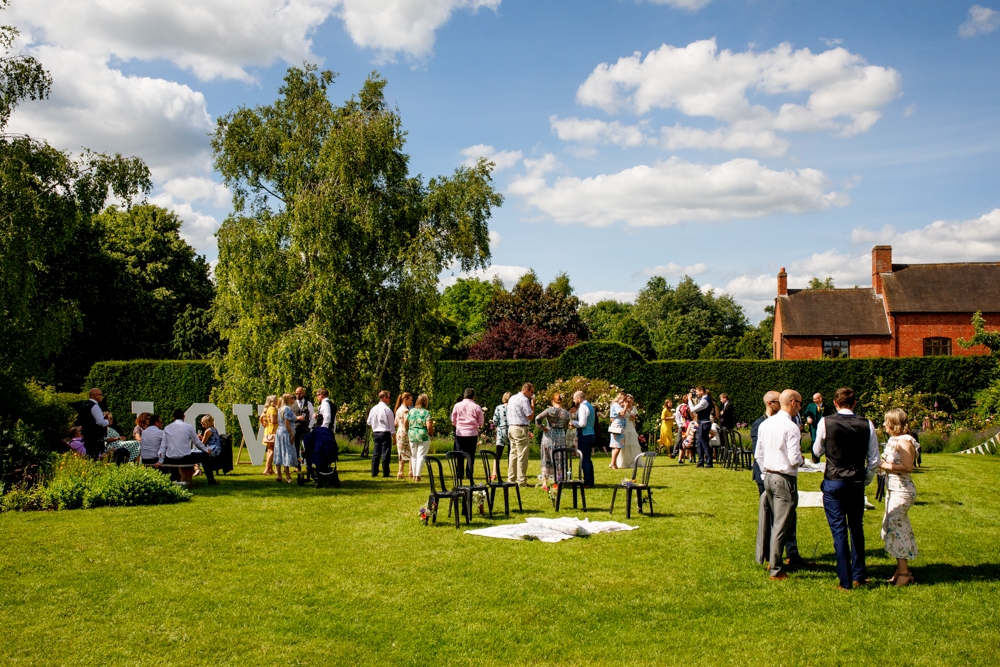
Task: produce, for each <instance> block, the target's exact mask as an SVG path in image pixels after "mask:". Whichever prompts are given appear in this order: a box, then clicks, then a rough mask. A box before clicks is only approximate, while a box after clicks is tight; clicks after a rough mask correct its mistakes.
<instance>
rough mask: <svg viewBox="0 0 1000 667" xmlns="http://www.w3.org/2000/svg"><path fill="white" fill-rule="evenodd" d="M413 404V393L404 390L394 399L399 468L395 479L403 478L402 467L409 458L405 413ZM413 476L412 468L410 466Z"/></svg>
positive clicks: (411, 475)
mask: <svg viewBox="0 0 1000 667" xmlns="http://www.w3.org/2000/svg"><path fill="white" fill-rule="evenodd" d="M412 406H413V394H411V393H410V392H408V391H404V392H403V393H402V394H400V395H399V398H397V399H396V451H397V452H398V453H399V470H398V471H397V473H396V479H403V468H404V467H405V464H406V463H408V462H409V460H410V436H409V435H408V429H407V428H406V413H407V412H409V411H410V408H411V407H412ZM410 477H413V468H412V467H411V468H410Z"/></svg>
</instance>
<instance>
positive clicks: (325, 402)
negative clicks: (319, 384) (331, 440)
mask: <svg viewBox="0 0 1000 667" xmlns="http://www.w3.org/2000/svg"><path fill="white" fill-rule="evenodd" d="M316 402H317V403H319V417H318V418H317V419H316V425H317V426H322V427H323V428H328V429H330V432H331V433H334V432H335V431H336V425H337V411H336V410H334V409H333V401H331V400H330V392H328V391H327V390H326V389H323V388H320V389H317V390H316Z"/></svg>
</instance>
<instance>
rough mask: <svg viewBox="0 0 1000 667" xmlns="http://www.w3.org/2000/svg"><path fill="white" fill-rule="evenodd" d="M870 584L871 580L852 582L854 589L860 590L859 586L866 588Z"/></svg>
mask: <svg viewBox="0 0 1000 667" xmlns="http://www.w3.org/2000/svg"><path fill="white" fill-rule="evenodd" d="M870 583H872V580H871V579H865V580H864V581H855V582H854V587H855V588H860V587H861V586H867V585H868V584H870Z"/></svg>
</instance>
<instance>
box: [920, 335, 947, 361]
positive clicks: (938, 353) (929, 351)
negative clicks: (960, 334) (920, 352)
mask: <svg viewBox="0 0 1000 667" xmlns="http://www.w3.org/2000/svg"><path fill="white" fill-rule="evenodd" d="M924 356H925V357H950V356H951V339H950V338H925V339H924Z"/></svg>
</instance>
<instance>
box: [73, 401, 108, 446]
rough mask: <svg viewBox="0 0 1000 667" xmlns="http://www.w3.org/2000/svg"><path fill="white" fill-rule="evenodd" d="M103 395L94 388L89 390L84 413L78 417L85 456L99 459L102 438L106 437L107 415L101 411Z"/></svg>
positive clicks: (102, 442)
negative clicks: (85, 451) (79, 418)
mask: <svg viewBox="0 0 1000 667" xmlns="http://www.w3.org/2000/svg"><path fill="white" fill-rule="evenodd" d="M103 400H104V393H103V392H102V391H101V390H100V389H98V388H97V387H94V388H93V389H91V390H90V393H89V400H88V401H87V409H86V412H84V413H83V414H81V415H80V417H81V422H80V426H81V427H82V430H83V446H84V447H85V448H86V450H87V456H89V457H90V458H92V459H99V458H101V455H102V454H104V438H106V437H107V435H108V424H109V422H108V419H107V417H108V413H107V412H104V411H102V410H101V401H103Z"/></svg>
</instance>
